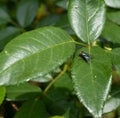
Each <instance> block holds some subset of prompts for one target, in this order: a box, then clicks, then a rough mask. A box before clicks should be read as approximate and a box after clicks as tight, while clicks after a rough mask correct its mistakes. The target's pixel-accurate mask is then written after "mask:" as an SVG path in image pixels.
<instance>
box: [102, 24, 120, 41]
mask: <svg viewBox="0 0 120 118" xmlns="http://www.w3.org/2000/svg"><path fill="white" fill-rule="evenodd" d="M119 34H120V27H119V26H118V25H116V24H114V23H112V22H106V23H105V27H104V29H103V32H102V37H103V38H104V39H106V40H108V41H111V42H114V43H120V35H119Z"/></svg>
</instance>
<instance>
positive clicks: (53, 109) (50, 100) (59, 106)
mask: <svg viewBox="0 0 120 118" xmlns="http://www.w3.org/2000/svg"><path fill="white" fill-rule="evenodd" d="M44 103H45V104H46V107H47V109H48V111H49V112H50V113H51V114H59V115H63V114H64V113H65V112H66V110H68V108H71V106H72V105H73V104H72V99H71V96H70V92H69V91H68V90H67V89H65V88H51V89H50V90H49V91H48V92H47V94H46V96H44ZM71 104H72V105H71Z"/></svg>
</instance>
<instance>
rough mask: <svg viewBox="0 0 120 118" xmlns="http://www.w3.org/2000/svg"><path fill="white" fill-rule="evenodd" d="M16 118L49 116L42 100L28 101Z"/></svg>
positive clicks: (42, 117) (43, 117)
mask: <svg viewBox="0 0 120 118" xmlns="http://www.w3.org/2000/svg"><path fill="white" fill-rule="evenodd" d="M14 118H47V112H46V109H45V105H44V104H43V102H42V101H41V100H37V99H36V100H31V101H27V102H26V103H24V104H23V105H22V107H21V108H20V109H19V111H18V112H17V113H16V115H15V117H14Z"/></svg>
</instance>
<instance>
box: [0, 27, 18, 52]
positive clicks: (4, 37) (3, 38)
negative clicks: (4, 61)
mask: <svg viewBox="0 0 120 118" xmlns="http://www.w3.org/2000/svg"><path fill="white" fill-rule="evenodd" d="M19 34H20V30H19V29H18V28H15V27H6V28H5V29H2V30H0V50H2V49H3V48H4V46H5V45H6V44H7V43H8V42H9V41H10V40H12V39H13V38H14V37H16V36H17V35H19Z"/></svg>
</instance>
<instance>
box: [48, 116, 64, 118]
mask: <svg viewBox="0 0 120 118" xmlns="http://www.w3.org/2000/svg"><path fill="white" fill-rule="evenodd" d="M50 118H65V117H64V116H52V117H50Z"/></svg>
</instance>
